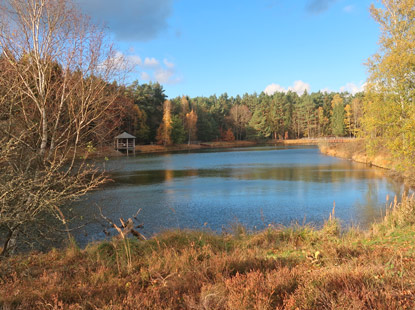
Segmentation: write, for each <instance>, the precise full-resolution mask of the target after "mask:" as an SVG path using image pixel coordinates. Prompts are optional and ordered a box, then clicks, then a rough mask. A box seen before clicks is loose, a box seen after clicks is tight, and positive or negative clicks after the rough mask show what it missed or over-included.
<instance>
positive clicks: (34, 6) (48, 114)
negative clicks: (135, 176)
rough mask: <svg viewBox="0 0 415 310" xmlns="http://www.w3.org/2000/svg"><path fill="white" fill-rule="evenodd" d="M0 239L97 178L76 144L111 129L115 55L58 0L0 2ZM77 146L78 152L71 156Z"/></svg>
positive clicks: (7, 241)
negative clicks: (111, 82) (81, 158)
mask: <svg viewBox="0 0 415 310" xmlns="http://www.w3.org/2000/svg"><path fill="white" fill-rule="evenodd" d="M0 52H1V56H0V66H1V69H2V70H0V94H1V95H0V234H1V235H0V240H2V241H3V247H2V248H3V249H2V254H3V255H5V254H7V253H8V252H11V250H12V249H13V246H14V244H15V243H16V241H17V240H18V237H19V234H20V233H22V232H23V231H25V230H26V229H27V227H33V226H34V224H35V223H37V222H38V221H39V219H40V218H41V217H42V216H44V215H45V214H52V215H54V216H55V217H57V218H58V219H60V220H61V221H62V222H65V218H64V216H63V213H62V211H61V207H62V205H63V204H65V203H66V202H68V201H71V200H74V199H77V198H79V197H80V196H82V195H84V194H85V193H87V192H88V191H90V190H92V189H94V188H96V187H97V186H99V185H100V184H102V183H103V182H104V181H105V176H104V175H103V174H102V173H101V172H99V171H98V170H97V169H96V168H94V167H93V166H91V165H89V164H87V163H86V162H85V159H86V157H87V156H85V154H83V153H85V152H84V151H85V150H87V149H88V148H91V147H92V146H93V144H94V143H96V142H97V141H99V140H102V139H105V138H106V137H107V135H108V134H110V133H111V129H112V128H111V126H112V127H113V126H115V125H116V124H115V123H114V122H113V121H112V120H113V116H114V115H116V114H117V107H116V106H115V105H114V102H115V100H116V97H117V95H116V91H115V89H116V88H114V87H112V86H111V85H110V83H109V82H110V81H111V80H112V79H114V78H116V75H115V74H116V72H117V71H116V69H119V64H120V62H121V59H120V58H119V57H118V58H117V57H114V53H113V51H112V49H111V48H110V46H109V45H108V43H107V42H106V39H105V36H104V34H103V32H102V31H100V30H99V29H98V28H97V27H95V26H94V25H92V24H91V23H90V21H89V19H88V18H87V17H85V16H83V15H82V14H81V13H80V12H79V11H78V10H77V8H76V6H75V5H73V4H72V3H71V2H69V1H66V0H3V1H1V2H0ZM81 153H82V154H83V158H84V160H79V159H80V155H81Z"/></svg>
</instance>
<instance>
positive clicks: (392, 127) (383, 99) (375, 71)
mask: <svg viewBox="0 0 415 310" xmlns="http://www.w3.org/2000/svg"><path fill="white" fill-rule="evenodd" d="M380 3H381V5H380V6H379V7H376V6H374V5H372V6H371V9H370V11H371V13H372V16H373V18H374V19H375V20H376V22H377V23H378V24H379V26H380V30H381V34H380V38H379V50H378V52H377V53H376V54H375V55H373V56H372V57H371V58H370V59H369V61H368V63H367V66H368V69H369V73H370V77H369V79H368V83H367V86H366V90H367V94H366V103H365V107H364V117H363V119H362V125H363V130H364V131H363V133H364V134H365V135H366V137H367V138H368V139H367V141H368V146H369V149H370V150H371V151H372V152H376V151H378V150H379V148H386V149H387V150H388V151H389V152H390V154H391V155H392V156H393V157H395V159H396V160H397V161H398V162H400V163H401V164H402V168H409V167H411V168H414V167H415V104H414V98H415V87H414V85H415V54H414V50H415V2H414V1H413V0H382V1H380Z"/></svg>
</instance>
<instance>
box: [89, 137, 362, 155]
mask: <svg viewBox="0 0 415 310" xmlns="http://www.w3.org/2000/svg"><path fill="white" fill-rule="evenodd" d="M354 140H355V139H349V138H303V139H287V140H263V141H250V140H242V141H213V142H200V143H196V144H195V143H193V144H175V145H166V146H164V145H159V144H145V145H137V146H136V147H135V151H136V154H149V153H168V152H178V151H193V150H200V149H219V148H234V147H252V146H256V145H264V144H265V145H276V144H277V145H320V144H322V143H323V144H324V143H344V142H351V141H354ZM117 156H125V154H124V153H121V152H119V151H116V150H114V148H113V147H112V146H103V147H100V148H97V149H96V150H95V151H94V152H93V153H92V154H90V155H89V157H92V158H100V157H101V158H102V157H117Z"/></svg>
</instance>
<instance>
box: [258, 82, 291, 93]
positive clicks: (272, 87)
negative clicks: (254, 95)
mask: <svg viewBox="0 0 415 310" xmlns="http://www.w3.org/2000/svg"><path fill="white" fill-rule="evenodd" d="M286 91H287V90H286V89H285V88H284V87H282V86H281V85H278V84H275V83H272V84H270V85H268V86H267V87H266V88H265V90H264V93H266V94H267V95H269V96H271V95H273V94H275V93H276V92H280V93H281V92H283V93H285V92H286Z"/></svg>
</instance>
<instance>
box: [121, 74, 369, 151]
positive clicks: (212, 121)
mask: <svg viewBox="0 0 415 310" xmlns="http://www.w3.org/2000/svg"><path fill="white" fill-rule="evenodd" d="M123 94H124V104H125V109H124V110H125V111H126V113H125V118H124V119H123V124H122V126H121V127H120V129H122V130H125V131H127V132H130V133H132V134H133V135H135V136H136V137H137V139H138V143H151V142H156V143H159V144H164V145H169V144H180V143H184V142H186V143H190V142H192V141H202V142H205V141H219V140H222V141H232V140H263V139H299V138H305V137H306V138H317V137H329V136H340V137H343V136H348V137H355V136H357V135H358V133H359V131H360V130H361V119H362V115H363V102H364V94H363V93H357V94H354V95H352V94H350V93H347V92H343V93H334V92H332V93H327V92H324V93H323V92H316V93H311V94H309V93H307V92H305V93H303V95H301V96H300V95H298V94H297V93H295V92H292V91H289V92H287V93H284V92H277V93H274V94H273V95H267V94H265V93H264V92H262V93H260V94H257V93H254V94H244V95H243V96H239V95H238V96H235V97H232V96H228V95H227V94H226V93H224V94H222V95H220V96H216V95H213V96H210V97H195V98H189V97H188V96H182V97H176V98H173V99H167V96H166V95H165V94H164V90H163V87H162V86H161V85H160V84H158V83H154V84H152V83H150V84H142V85H140V84H139V83H138V82H137V81H136V82H134V83H132V84H131V85H129V86H127V87H125V88H124V89H123Z"/></svg>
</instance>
